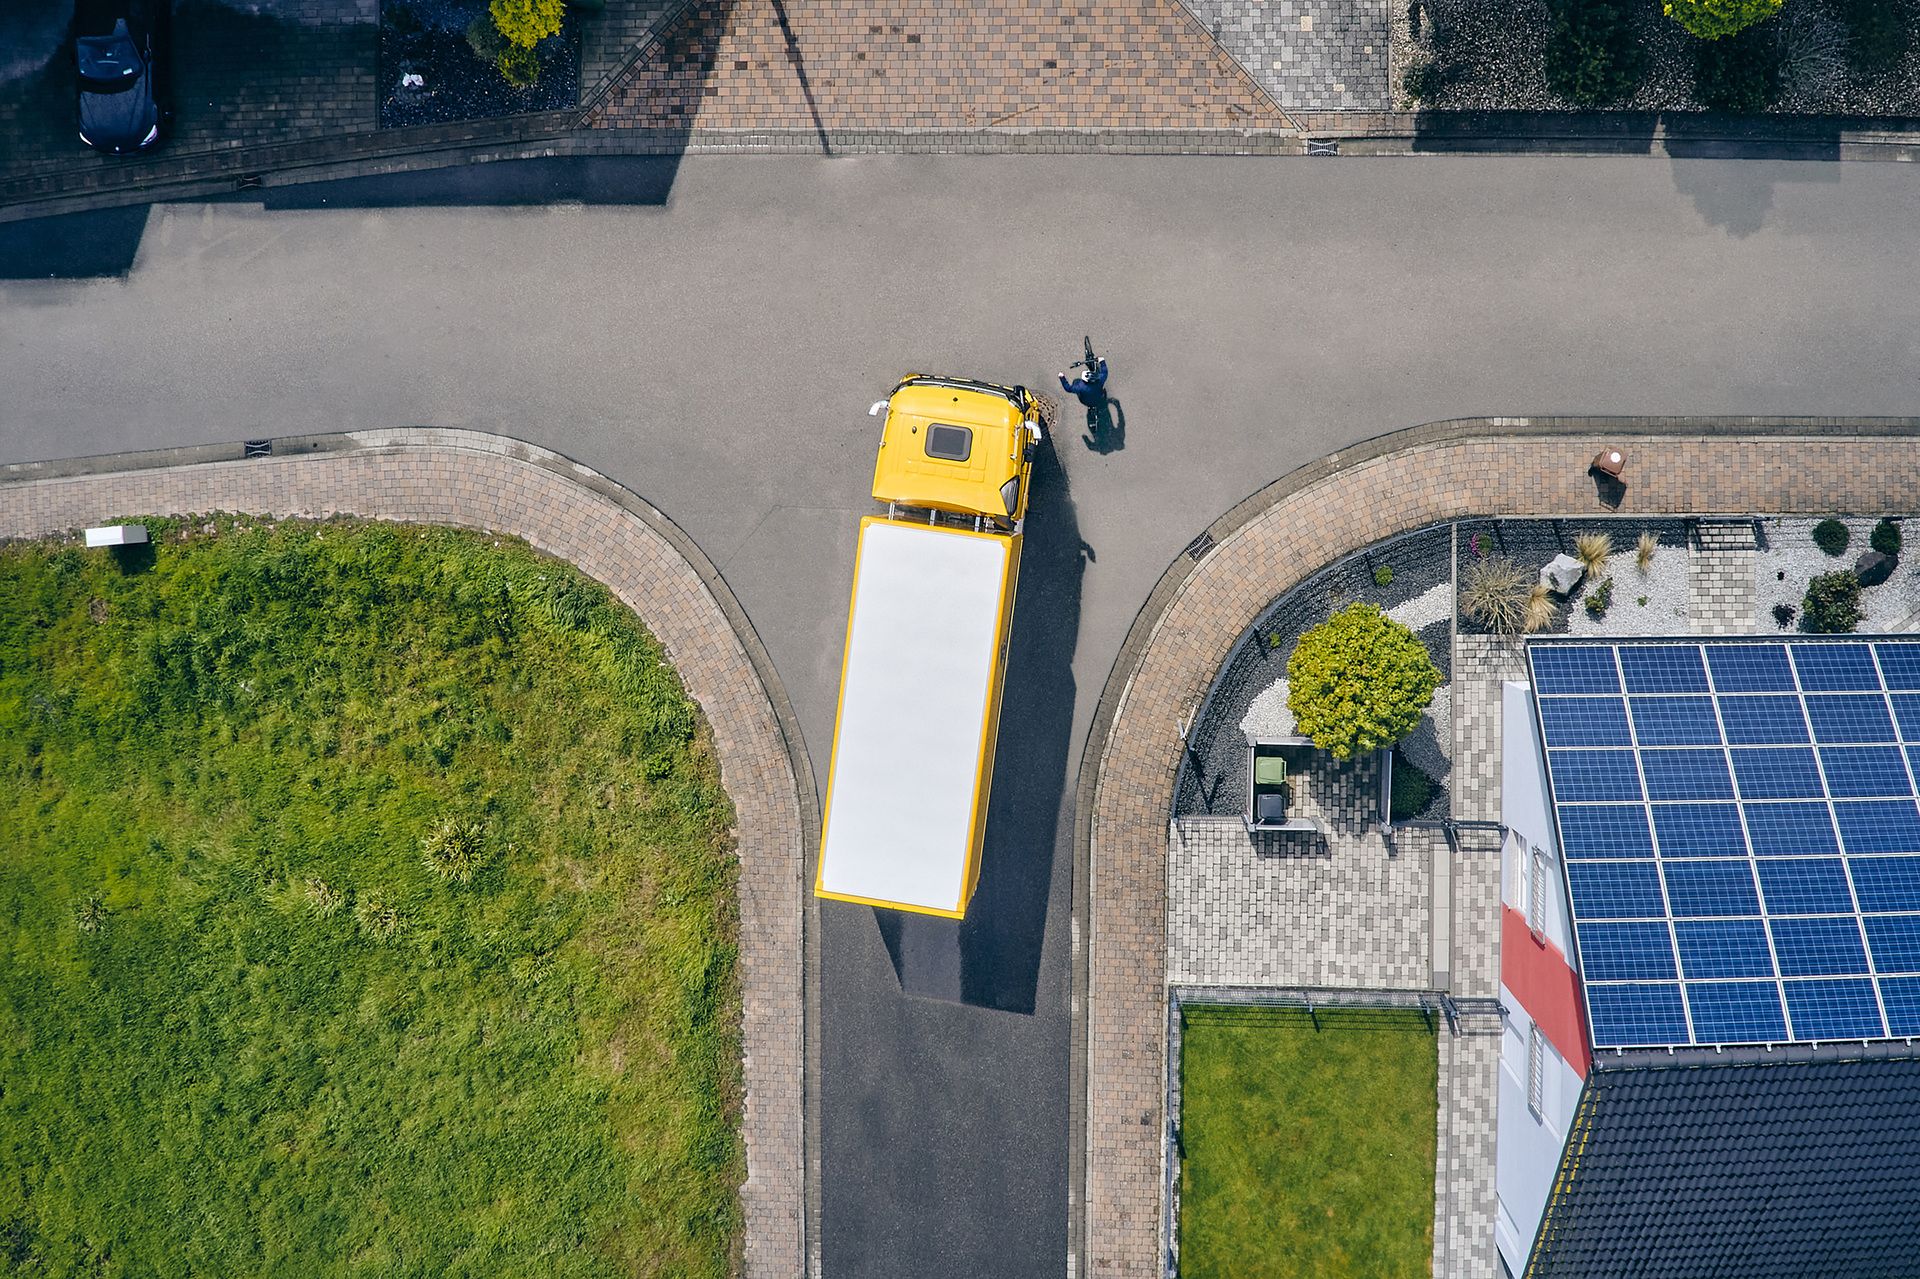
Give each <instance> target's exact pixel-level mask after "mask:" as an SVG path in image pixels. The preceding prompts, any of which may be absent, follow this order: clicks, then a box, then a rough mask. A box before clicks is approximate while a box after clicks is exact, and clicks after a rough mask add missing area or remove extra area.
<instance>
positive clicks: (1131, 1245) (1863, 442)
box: [1079, 419, 1920, 1277]
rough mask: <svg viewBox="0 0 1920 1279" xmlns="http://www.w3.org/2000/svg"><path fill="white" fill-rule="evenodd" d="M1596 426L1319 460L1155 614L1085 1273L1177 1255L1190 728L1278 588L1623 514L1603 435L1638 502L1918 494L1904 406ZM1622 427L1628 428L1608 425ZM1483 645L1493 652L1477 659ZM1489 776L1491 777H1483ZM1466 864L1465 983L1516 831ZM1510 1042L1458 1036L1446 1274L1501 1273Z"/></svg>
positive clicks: (1460, 735) (1446, 440)
mask: <svg viewBox="0 0 1920 1279" xmlns="http://www.w3.org/2000/svg"><path fill="white" fill-rule="evenodd" d="M1542 425H1544V426H1548V427H1551V426H1552V425H1553V424H1552V423H1543V424H1542ZM1588 425H1589V424H1588V423H1587V422H1586V421H1584V420H1583V421H1581V422H1578V423H1575V424H1572V425H1571V426H1570V427H1569V428H1567V429H1565V430H1564V433H1555V432H1554V431H1552V430H1541V431H1538V432H1537V433H1534V432H1530V431H1529V424H1528V423H1527V421H1526V420H1524V419H1522V420H1515V421H1502V422H1500V423H1497V424H1496V423H1491V422H1485V421H1482V422H1469V423H1442V424H1436V425H1434V426H1432V427H1426V428H1417V429H1415V430H1413V431H1409V432H1402V433H1401V434H1399V435H1398V436H1390V437H1386V438H1385V439H1383V440H1380V441H1375V442H1374V443H1372V444H1369V445H1363V446H1360V447H1358V448H1355V449H1353V450H1349V451H1348V452H1347V453H1344V454H1342V455H1340V457H1339V458H1338V459H1337V460H1325V461H1322V462H1320V463H1316V464H1313V465H1311V466H1309V467H1307V468H1303V472H1302V475H1303V478H1302V479H1300V480H1297V481H1283V482H1281V484H1280V485H1278V486H1277V489H1278V491H1277V492H1276V493H1275V494H1274V495H1273V496H1265V495H1262V496H1259V497H1257V498H1256V499H1252V500H1250V504H1249V508H1248V509H1247V510H1246V511H1244V512H1235V513H1233V515H1232V516H1230V517H1225V518H1223V521H1222V523H1223V525H1224V524H1225V523H1226V520H1227V519H1231V520H1234V521H1239V520H1244V522H1243V523H1239V524H1238V525H1237V527H1222V528H1220V529H1219V530H1217V531H1216V534H1215V536H1216V537H1217V539H1218V545H1217V546H1215V547H1214V548H1213V549H1212V550H1211V551H1210V552H1208V553H1206V554H1205V556H1204V558H1203V559H1201V560H1200V562H1199V563H1198V564H1197V565H1195V566H1191V568H1190V571H1189V572H1188V574H1187V576H1185V577H1184V579H1179V580H1178V581H1177V585H1173V586H1171V588H1170V593H1169V594H1168V595H1167V596H1166V597H1165V599H1164V602H1163V603H1161V604H1158V605H1154V606H1152V608H1151V609H1150V611H1149V612H1147V613H1145V614H1143V617H1142V621H1141V623H1140V626H1141V627H1143V628H1145V629H1144V630H1143V632H1142V634H1143V635H1144V636H1145V637H1146V642H1145V645H1144V648H1142V649H1140V650H1138V652H1137V656H1131V657H1124V658H1123V660H1122V662H1121V663H1120V664H1119V665H1118V666H1116V668H1115V672H1114V675H1113V677H1112V678H1113V680H1114V681H1115V682H1114V683H1113V684H1112V685H1111V686H1110V690H1119V691H1118V693H1117V703H1116V705H1115V709H1114V710H1113V712H1112V720H1111V727H1110V728H1109V730H1108V731H1107V732H1106V734H1105V737H1104V741H1103V742H1102V743H1101V744H1100V747H1099V749H1100V752H1101V753H1100V756H1099V762H1098V772H1097V777H1096V779H1095V782H1094V793H1093V802H1092V803H1091V804H1090V805H1089V810H1090V811H1089V816H1088V822H1089V828H1088V829H1089V834H1088V838H1089V841H1090V852H1089V855H1088V860H1089V863H1090V866H1089V869H1090V874H1089V876H1088V890H1087V893H1088V904H1087V911H1088V929H1089V949H1090V954H1089V959H1088V967H1087V979H1086V981H1087V985H1086V999H1087V1013H1086V1020H1085V1023H1084V1035H1085V1039H1084V1044H1083V1046H1082V1047H1081V1048H1080V1050H1081V1051H1084V1052H1085V1054H1086V1057H1085V1070H1086V1079H1087V1085H1086V1094H1085V1095H1086V1110H1085V1114H1084V1140H1085V1147H1084V1158H1085V1201H1084V1202H1085V1212H1086V1218H1085V1221H1084V1242H1083V1248H1082V1256H1081V1257H1080V1258H1079V1260H1080V1264H1081V1267H1082V1268H1081V1271H1080V1273H1084V1274H1088V1275H1132V1276H1142V1277H1144V1276H1150V1275H1157V1274H1158V1273H1159V1268H1160V1260H1161V1258H1162V1257H1163V1256H1164V1252H1163V1242H1164V1241H1162V1240H1161V1239H1160V1237H1159V1236H1160V1223H1161V1220H1162V1209H1163V1204H1162V1201H1161V1187H1162V1181H1161V1163H1160V1156H1161V1151H1160V1141H1159V1137H1160V1131H1161V1130H1160V1118H1161V1116H1160V1107H1161V1104H1162V1100H1163V1097H1164V1089H1165V1083H1166V1060H1165V1051H1166V1045H1165V1037H1166V985H1167V980H1168V972H1167V923H1168V908H1169V902H1168V895H1167V860H1166V859H1167V852H1168V843H1167V836H1168V831H1167V813H1168V812H1169V810H1170V807H1171V798H1172V788H1173V784H1174V776H1175V766H1176V764H1177V760H1178V750H1179V738H1178V730H1177V725H1178V724H1179V723H1180V722H1181V721H1182V718H1183V716H1185V715H1187V714H1189V713H1190V711H1191V709H1192V707H1194V706H1195V705H1197V704H1198V702H1199V700H1200V698H1201V697H1202V696H1203V695H1204V693H1205V691H1206V688H1207V686H1208V684H1209V682H1210V681H1211V680H1212V678H1213V676H1214V674H1215V672H1216V671H1217V670H1218V669H1219V666H1220V664H1221V662H1222V661H1223V660H1224V659H1225V658H1226V656H1227V653H1228V651H1229V649H1230V648H1231V646H1232V644H1233V642H1234V640H1235V639H1236V638H1237V637H1238V636H1239V635H1240V634H1241V632H1242V631H1243V630H1244V629H1245V627H1247V626H1248V625H1250V624H1251V623H1252V622H1253V621H1254V619H1255V618H1256V617H1258V616H1259V614H1260V612H1261V610H1262V609H1264V608H1265V607H1266V605H1267V604H1268V602H1269V601H1271V600H1272V599H1273V598H1274V597H1275V596H1277V595H1279V594H1280V593H1282V592H1283V591H1285V590H1287V589H1289V588H1290V587H1292V586H1293V585H1295V584H1296V583H1298V582H1299V581H1300V580H1302V579H1303V578H1304V576H1305V575H1306V574H1308V573H1309V572H1311V571H1312V570H1313V569H1314V568H1316V567H1318V564H1319V563H1320V562H1321V561H1322V560H1324V559H1332V558H1335V557H1337V556H1339V555H1342V554H1345V553H1346V552H1348V551H1350V550H1356V549H1358V548H1360V547H1362V546H1365V545H1368V544H1370V543H1372V542H1374V541H1377V540H1379V539H1380V538H1382V537H1386V536H1389V535H1391V534H1394V533H1398V532H1404V531H1407V530H1410V529H1414V528H1419V527H1424V526H1426V525H1430V524H1435V523H1440V522H1444V521H1447V520H1451V519H1457V518H1461V517H1466V516H1486V515H1511V516H1524V515H1544V516H1555V515H1567V514H1572V513H1586V512H1591V513H1593V514H1602V513H1605V512H1606V511H1607V509H1608V508H1605V507H1602V506H1601V505H1600V504H1599V500H1598V495H1597V494H1596V492H1595V488H1594V483H1593V481H1592V480H1591V479H1590V478H1589V477H1588V475H1587V474H1586V471H1585V459H1587V458H1590V457H1592V456H1593V455H1594V454H1595V453H1596V452H1597V451H1599V449H1600V448H1601V447H1602V445H1603V444H1606V445H1611V446H1613V447H1618V448H1621V449H1623V451H1625V452H1626V453H1627V454H1628V457H1629V459H1630V461H1629V469H1628V472H1627V474H1626V476H1625V479H1626V482H1627V492H1626V497H1625V499H1624V501H1623V502H1622V504H1621V506H1620V507H1619V510H1620V512H1623V513H1627V514H1635V513H1648V514H1652V513H1659V514H1696V513H1697V514H1729V515H1739V514H1744V513H1749V512H1754V511H1767V512H1780V513H1807V514H1815V513H1824V512H1826V511H1828V510H1849V511H1858V512H1883V511H1896V512H1897V511H1905V510H1908V509H1910V508H1911V506H1912V503H1913V493H1914V492H1915V491H1917V488H1916V486H1920V439H1916V438H1914V436H1913V435H1912V434H1911V429H1912V424H1911V423H1898V424H1896V423H1887V424H1886V432H1885V433H1877V432H1876V431H1875V430H1874V429H1873V425H1872V424H1870V423H1863V424H1861V425H1860V426H1859V427H1856V428H1852V429H1853V430H1855V431H1857V434H1844V433H1843V432H1845V431H1847V430H1848V429H1849V426H1848V424H1846V423H1845V422H1842V421H1823V422H1820V423H1818V424H1814V423H1809V424H1808V426H1807V427H1802V428H1800V429H1799V430H1798V431H1795V430H1793V429H1791V428H1786V429H1779V430H1769V429H1767V427H1766V424H1765V423H1764V422H1763V421H1761V420H1746V421H1743V422H1741V423H1724V424H1720V423H1697V422H1696V423H1689V422H1687V421H1686V420H1684V419H1683V420H1674V421H1672V422H1671V423H1659V422H1656V421H1654V420H1642V421H1640V422H1637V423H1636V422H1632V421H1618V422H1615V423H1614V424H1613V425H1612V426H1611V428H1609V427H1608V426H1607V425H1606V424H1604V423H1601V422H1597V421H1596V422H1593V423H1591V432H1592V433H1589V429H1588ZM1605 429H1611V430H1613V431H1616V432H1617V434H1611V435H1609V436H1607V437H1605V438H1603V437H1602V436H1601V435H1599V434H1598V432H1599V431H1600V430H1605ZM1895 432H1904V433H1895ZM1262 502H1264V503H1266V504H1267V505H1266V506H1265V508H1264V509H1258V508H1257V506H1256V504H1257V503H1262ZM1301 546H1312V547H1315V548H1316V555H1315V557H1313V559H1312V562H1308V561H1306V560H1303V559H1301V557H1300V556H1298V555H1297V554H1296V550H1297V548H1298V547H1301ZM1184 564H1185V561H1183V565H1184ZM1131 642H1132V641H1130V643H1131ZM1503 660H1505V659H1504V658H1503V657H1502V656H1501V655H1500V654H1498V653H1494V652H1491V651H1489V652H1486V653H1483V654H1479V655H1478V657H1477V658H1473V659H1472V661H1470V657H1469V655H1468V654H1466V653H1465V651H1464V650H1460V651H1457V652H1456V665H1455V670H1454V680H1455V688H1456V692H1455V699H1456V701H1455V715H1454V721H1455V729H1454V731H1455V749H1456V757H1455V761H1454V767H1455V770H1456V774H1457V778H1458V784H1459V786H1460V788H1461V790H1462V791H1468V790H1471V791H1472V792H1473V793H1474V794H1475V795H1477V796H1478V799H1477V802H1476V803H1475V806H1474V807H1472V808H1468V809H1465V810H1462V809H1459V808H1457V809H1456V815H1458V816H1476V815H1479V814H1481V813H1488V812H1492V813H1497V812H1498V807H1499V786H1498V777H1497V770H1496V764H1495V761H1496V760H1497V742H1498V732H1499V723H1498V709H1497V702H1495V701H1494V700H1493V699H1492V696H1491V693H1490V692H1489V691H1488V690H1490V689H1493V688H1497V684H1498V677H1500V676H1501V675H1502V672H1503V670H1504V669H1505V668H1504V667H1502V666H1501V665H1500V663H1501V662H1502V661H1503ZM1473 662H1479V663H1480V664H1482V665H1484V669H1480V670H1477V671H1476V670H1475V669H1469V667H1470V666H1471V665H1473ZM1476 685H1478V686H1479V690H1478V692H1475V691H1474V686H1476ZM1103 701H1104V699H1103ZM1473 775H1478V776H1479V780H1478V782H1477V783H1474V784H1471V785H1470V784H1469V783H1468V781H1467V780H1466V778H1467V777H1469V776H1473ZM1454 870H1455V874H1454V882H1453V885H1452V900H1451V903H1450V907H1451V920H1452V928H1453V940H1452V959H1451V963H1452V964H1453V966H1454V972H1453V973H1452V974H1451V979H1450V980H1451V985H1452V988H1453V990H1454V991H1455V993H1457V994H1461V995H1480V994H1489V993H1493V991H1494V990H1495V989H1497V988H1496V987H1494V986H1493V982H1494V981H1495V980H1497V975H1498V971H1499V968H1498V964H1499V956H1498V943H1497V938H1498V922H1499V872H1498V853H1497V849H1492V848H1481V847H1478V846H1477V845H1468V844H1466V843H1464V842H1463V847H1462V851H1461V853H1460V855H1459V863H1458V865H1457V866H1456V867H1455V868H1454ZM1498 1047H1499V1044H1498V1040H1497V1038H1493V1037H1484V1038H1482V1037H1471V1036H1469V1037H1463V1038H1462V1039H1461V1040H1459V1041H1453V1040H1451V1038H1450V1037H1443V1046H1442V1068H1443V1071H1444V1072H1445V1077H1446V1083H1445V1086H1446V1088H1447V1089H1448V1095H1449V1097H1450V1101H1449V1102H1448V1106H1449V1109H1450V1110H1451V1111H1453V1112H1455V1113H1456V1118H1455V1120H1454V1123H1455V1142H1454V1144H1453V1145H1452V1147H1451V1148H1450V1149H1443V1151H1442V1153H1441V1167H1440V1168H1438V1169H1437V1170H1436V1190H1437V1192H1438V1193H1439V1195H1440V1203H1439V1220H1438V1223H1437V1224H1438V1225H1439V1227H1440V1228H1439V1230H1438V1231H1437V1233H1436V1240H1435V1249H1436V1271H1435V1273H1436V1274H1440V1275H1443V1276H1448V1277H1451V1276H1474V1277H1478V1276H1492V1275H1495V1274H1498V1273H1499V1263H1498V1261H1497V1260H1496V1259H1495V1256H1494V1250H1493V1245H1492V1232H1491V1228H1490V1227H1491V1216H1490V1211H1491V1208H1490V1205H1491V1201H1492V1188H1491V1174H1490V1169H1491V1152H1492V1143H1493V1140H1494V1127H1493V1110H1492V1107H1493V1105H1494V1104H1495V1093H1494V1091H1493V1089H1492V1087H1491V1084H1490V1082H1489V1081H1491V1080H1492V1079H1493V1078H1494V1074H1493V1072H1494V1071H1495V1069H1497V1059H1498V1057H1497V1055H1498ZM1476 1107H1477V1108H1479V1109H1478V1110H1476V1109H1475V1108H1476ZM1475 1185H1477V1186H1478V1187H1479V1189H1477V1190H1475V1189H1474V1188H1473V1187H1474V1186H1475Z"/></svg>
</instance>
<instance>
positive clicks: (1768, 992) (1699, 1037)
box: [1687, 981, 1787, 1044]
mask: <svg viewBox="0 0 1920 1279" xmlns="http://www.w3.org/2000/svg"><path fill="white" fill-rule="evenodd" d="M1687 1006H1688V1007H1689V1008H1691V1009H1692V1010H1693V1038H1694V1042H1695V1043H1701V1044H1763V1043H1778V1042H1779V1041H1781V1040H1783V1039H1785V1038H1786V1037H1787V1019H1786V1017H1785V1016H1783V1015H1782V1014H1781V1012H1780V990H1779V988H1778V987H1776V986H1775V985H1774V984H1773V983H1772V982H1770V981H1734V982H1714V983H1712V984H1710V985H1701V984H1699V983H1690V984H1689V985H1688V986H1687Z"/></svg>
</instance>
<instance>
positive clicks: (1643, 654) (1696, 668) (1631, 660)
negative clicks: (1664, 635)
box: [1620, 644, 1707, 693]
mask: <svg viewBox="0 0 1920 1279" xmlns="http://www.w3.org/2000/svg"><path fill="white" fill-rule="evenodd" d="M1620 672H1621V674H1623V675H1625V676H1626V679H1627V691H1628V692H1629V693H1704V692H1706V691H1707V668H1706V667H1705V666H1703V665H1702V664H1701V662H1700V650H1699V649H1697V648H1695V647H1693V645H1691V644H1687V645H1681V644H1648V645H1622V646H1621V649H1620Z"/></svg>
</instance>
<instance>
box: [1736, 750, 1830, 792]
mask: <svg viewBox="0 0 1920 1279" xmlns="http://www.w3.org/2000/svg"><path fill="white" fill-rule="evenodd" d="M1728 753H1729V754H1731V755H1732V756H1733V775H1734V776H1735V777H1737V778H1739V779H1740V798H1742V799H1817V798H1819V797H1820V796H1821V795H1822V794H1823V793H1824V791H1823V790H1822V789H1821V786H1820V769H1819V767H1818V766H1817V765H1816V764H1815V763H1814V762H1813V752H1812V751H1811V750H1809V749H1807V748H1806V747H1804V746H1747V747H1742V748H1739V749H1737V750H1733V751H1730V752H1728Z"/></svg>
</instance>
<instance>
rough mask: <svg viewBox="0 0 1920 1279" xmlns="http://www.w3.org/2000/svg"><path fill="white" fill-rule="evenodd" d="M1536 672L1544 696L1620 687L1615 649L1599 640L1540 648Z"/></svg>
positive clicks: (1536, 653)
mask: <svg viewBox="0 0 1920 1279" xmlns="http://www.w3.org/2000/svg"><path fill="white" fill-rule="evenodd" d="M1533 676H1534V680H1535V686H1536V687H1537V689H1538V690H1539V692H1540V695H1541V696H1542V697H1553V696H1576V697H1577V696H1579V695H1580V694H1583V693H1587V694H1591V693H1618V692H1619V691H1620V676H1619V673H1618V672H1617V671H1615V670H1614V666H1613V650H1612V649H1611V648H1607V647H1604V646H1601V645H1598V644H1594V645H1568V646H1566V647H1564V648H1563V647H1553V648H1536V649H1534V650H1533Z"/></svg>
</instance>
